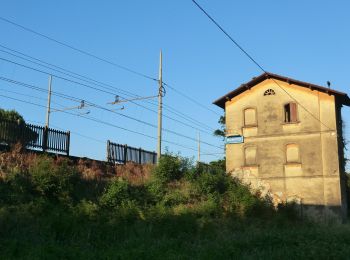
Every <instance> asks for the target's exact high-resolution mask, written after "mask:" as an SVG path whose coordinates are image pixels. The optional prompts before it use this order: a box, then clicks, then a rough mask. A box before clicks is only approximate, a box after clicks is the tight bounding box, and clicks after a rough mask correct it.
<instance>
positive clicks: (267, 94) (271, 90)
mask: <svg viewBox="0 0 350 260" xmlns="http://www.w3.org/2000/svg"><path fill="white" fill-rule="evenodd" d="M275 94H276V93H275V91H274V90H273V89H270V88H269V89H268V90H266V91H265V92H264V96H271V95H275Z"/></svg>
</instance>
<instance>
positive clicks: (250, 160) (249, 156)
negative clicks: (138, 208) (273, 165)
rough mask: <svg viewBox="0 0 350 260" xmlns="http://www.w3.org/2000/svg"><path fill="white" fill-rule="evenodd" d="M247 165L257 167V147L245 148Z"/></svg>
mask: <svg viewBox="0 0 350 260" xmlns="http://www.w3.org/2000/svg"><path fill="white" fill-rule="evenodd" d="M244 160H245V165H256V146H248V147H245V148H244Z"/></svg>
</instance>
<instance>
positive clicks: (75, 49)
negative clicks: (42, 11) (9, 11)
mask: <svg viewBox="0 0 350 260" xmlns="http://www.w3.org/2000/svg"><path fill="white" fill-rule="evenodd" d="M0 20H2V21H4V22H7V23H9V24H12V25H14V26H16V27H19V28H21V29H23V30H25V31H28V32H30V33H33V34H36V35H38V36H40V37H43V38H46V39H47V40H50V41H52V42H55V43H57V44H59V45H62V46H65V47H67V48H69V49H71V50H74V51H77V52H79V53H81V54H84V55H87V56H89V57H92V58H94V59H97V60H99V61H102V62H105V63H107V64H110V65H112V66H114V67H117V68H119V69H122V70H125V71H128V72H130V73H132V74H135V75H138V76H141V77H143V78H146V79H150V80H153V81H158V80H157V79H155V78H154V77H150V76H148V75H145V74H143V73H141V72H138V71H136V70H133V69H130V68H128V67H126V66H123V65H120V64H117V63H115V62H112V61H110V60H107V59H105V58H101V57H98V56H97V55H95V54H92V53H90V52H87V51H84V50H81V49H79V48H76V47H74V46H72V45H69V44H67V43H64V42H62V41H59V40H56V39H54V38H52V37H49V36H47V35H45V34H42V33H39V32H37V31H34V30H33V29H30V28H28V27H25V26H23V25H20V24H18V23H15V22H13V21H10V20H8V19H6V18H4V17H0Z"/></svg>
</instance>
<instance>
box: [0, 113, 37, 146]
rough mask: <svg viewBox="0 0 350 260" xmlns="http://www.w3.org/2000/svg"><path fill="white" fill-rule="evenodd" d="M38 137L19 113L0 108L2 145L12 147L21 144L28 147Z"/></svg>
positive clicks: (0, 140) (0, 138) (0, 137)
mask: <svg viewBox="0 0 350 260" xmlns="http://www.w3.org/2000/svg"><path fill="white" fill-rule="evenodd" d="M37 137H38V134H37V133H36V132H34V131H33V130H32V129H30V128H29V127H28V126H27V125H26V123H25V121H24V118H23V117H22V116H21V115H20V114H19V113H18V112H17V111H15V110H4V109H1V108H0V144H3V145H7V146H9V147H11V146H12V145H14V144H16V143H20V144H22V145H23V146H26V145H27V144H28V143H29V142H31V141H35V140H36V138H37Z"/></svg>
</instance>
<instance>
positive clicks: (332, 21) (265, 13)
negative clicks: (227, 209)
mask: <svg viewBox="0 0 350 260" xmlns="http://www.w3.org/2000/svg"><path fill="white" fill-rule="evenodd" d="M198 3H199V4H200V5H201V6H202V7H203V8H204V9H206V11H207V12H208V13H209V14H211V15H212V16H213V17H214V18H215V19H216V20H217V21H218V22H219V23H220V24H221V25H222V26H223V27H224V28H225V30H226V31H227V32H228V33H230V35H231V36H232V37H233V38H234V39H235V40H236V41H237V42H238V43H239V44H240V45H241V46H243V48H244V49H245V50H246V51H247V52H248V53H249V54H250V55H251V56H252V57H254V58H255V59H256V60H257V61H258V62H259V63H260V64H261V65H262V66H263V67H264V69H265V70H266V71H269V72H273V73H276V74H280V75H283V76H287V77H291V78H295V79H298V80H302V81H306V82H311V83H314V84H318V85H321V86H325V85H326V82H327V81H330V82H331V87H332V88H333V89H336V90H339V91H342V92H346V93H349V86H350V77H349V76H348V71H349V68H350V48H349V46H350V32H349V30H350V29H349V28H350V26H349V25H350V16H349V15H348V10H350V2H349V1H345V0H343V1H342V0H337V1H320V0H317V1H316V0H309V1H302V0H294V1H278V0H267V1H258V0H255V1H250V0H247V1H229V0H220V1H209V0H198ZM0 16H1V17H2V18H5V19H8V20H10V21H12V22H15V23H17V24H20V25H22V26H25V27H27V28H30V29H32V30H34V31H36V32H39V33H41V34H44V35H46V36H49V37H51V38H54V39H56V40H58V41H60V42H64V43H66V44H68V45H70V46H73V47H75V48H78V49H80V50H83V51H86V52H89V53H91V54H93V55H95V56H98V57H100V58H103V59H105V60H108V61H111V62H113V63H114V64H118V65H121V66H123V67H127V68H129V69H131V70H134V71H137V72H140V73H141V74H143V75H147V76H149V77H151V78H158V66H159V52H160V50H162V52H163V81H164V82H166V83H167V84H168V85H169V86H170V87H171V88H170V87H168V86H165V89H166V95H165V97H164V99H163V101H164V104H165V106H167V110H164V115H165V116H167V117H165V118H164V120H163V128H164V130H163V139H164V140H165V141H167V142H163V144H162V148H163V152H164V151H166V150H167V151H170V152H174V153H180V154H181V155H183V156H187V157H192V158H194V160H196V159H197V145H198V142H197V138H198V133H199V132H200V139H201V154H202V155H201V160H202V161H205V162H209V161H212V160H217V159H219V158H222V156H223V148H222V147H223V141H222V139H220V138H218V137H214V136H213V135H212V132H213V130H214V129H217V128H219V127H220V126H219V124H218V122H217V121H218V119H219V116H220V115H222V114H223V111H222V109H220V108H218V107H216V106H215V105H213V104H212V102H213V101H214V100H215V99H217V98H219V97H221V96H223V95H224V94H226V93H227V92H229V91H231V90H233V89H235V88H236V87H238V86H239V85H241V84H242V83H244V82H247V81H249V80H250V79H251V78H252V77H254V76H257V75H260V74H261V70H259V68H258V67H257V66H256V65H254V64H253V63H252V62H251V61H250V60H249V59H248V58H247V57H246V56H245V55H244V54H243V53H242V52H241V51H240V50H239V49H238V48H237V47H236V46H234V45H233V43H232V42H230V41H229V40H228V39H227V38H226V37H225V35H224V34H223V33H222V32H220V31H219V30H218V28H217V27H215V26H214V25H213V24H212V23H211V22H210V21H209V20H208V18H207V17H205V16H204V15H203V13H202V12H200V10H199V9H198V8H197V7H196V6H195V5H194V4H193V3H192V1H191V0H178V1H164V0H163V1H160V0H149V1H140V0H138V1H136V0H129V1H120V0H119V1H91V0H88V1H82V0H80V1H68V0H61V1H44V0H40V1H39V0H33V1H19V0H2V5H1V10H0ZM0 31H1V35H2V37H1V39H0V45H1V46H0V50H1V51H0V77H4V78H9V79H12V80H16V81H20V82H23V83H26V84H31V85H35V86H38V87H40V88H44V89H47V86H48V75H46V74H44V73H40V72H38V71H34V70H30V69H27V68H24V67H20V66H18V65H15V64H14V63H11V62H8V61H4V60H1V59H7V60H10V61H12V62H17V63H20V64H24V65H27V66H30V67H33V68H36V69H39V70H43V71H45V72H50V73H51V74H54V77H53V82H52V90H53V91H57V92H61V93H64V94H66V95H70V96H74V97H76V98H77V100H87V101H90V102H93V103H96V104H98V105H100V106H103V107H106V108H108V109H115V113H111V112H109V111H106V110H101V109H97V108H91V107H90V108H86V109H83V110H71V112H72V113H76V114H77V113H78V114H81V113H85V112H87V111H89V112H90V114H88V115H87V116H89V117H93V118H96V119H98V120H100V121H103V122H105V123H107V124H108V125H107V124H102V123H97V122H94V121H89V120H86V119H84V118H81V117H79V116H75V115H69V114H65V113H62V112H54V113H51V117H50V126H51V127H52V128H56V129H64V130H70V131H71V132H72V136H71V154H72V155H77V156H86V157H91V158H95V159H105V157H106V152H105V151H106V141H107V140H111V141H112V142H116V143H121V144H127V145H129V146H133V147H142V148H143V149H146V150H150V151H156V145H157V141H156V137H157V129H156V125H157V113H156V111H157V100H156V99H149V100H143V101H135V103H136V104H135V103H132V102H126V103H123V105H124V109H123V110H120V108H121V107H122V105H120V104H118V105H110V104H107V103H109V102H112V101H114V96H115V95H120V96H121V98H127V97H126V96H125V91H128V92H129V93H133V94H135V95H138V96H143V97H147V96H154V95H157V91H158V85H157V82H156V81H154V80H150V79H148V78H145V77H143V76H140V75H136V74H134V73H130V72H129V71H126V70H123V69H121V68H120V67H119V68H118V67H117V66H112V65H110V64H107V63H105V62H102V61H101V60H97V59H94V58H92V57H89V56H86V55H84V54H82V53H80V52H77V51H74V50H72V49H69V48H66V47H64V46H62V45H59V44H57V43H55V42H52V41H49V40H48V39H45V38H43V37H39V36H38V35H35V34H33V33H30V32H28V31H25V30H23V29H21V28H19V27H16V26H14V25H12V24H10V23H8V22H5V21H4V20H0ZM6 48H10V49H12V50H15V51H18V52H21V53H24V54H26V55H30V56H31V57H34V58H36V59H40V60H43V61H45V62H48V63H51V64H54V65H56V66H59V67H62V68H64V69H66V70H70V71H73V72H75V73H78V74H81V75H84V76H87V77H89V78H91V79H93V80H95V81H99V82H102V83H104V84H107V85H108V86H109V90H108V92H110V93H104V92H101V91H98V90H95V89H92V88H89V87H86V86H82V85H79V84H76V83H73V82H68V81H66V80H63V79H60V78H59V77H65V78H69V79H72V78H71V77H69V76H67V75H63V74H61V73H58V72H54V71H52V70H50V69H48V68H44V67H40V66H38V65H37V64H33V63H30V62H29V61H26V60H23V59H20V58H18V57H15V56H13V55H10V54H9V53H6V52H4V51H7V52H10V53H12V54H13V52H12V51H9V50H8V49H6ZM56 76H59V77H56ZM73 80H74V81H78V82H80V83H83V84H85V85H88V86H90V87H91V86H93V87H96V88H100V89H101V88H102V87H106V85H99V86H97V85H93V84H91V82H90V83H87V82H82V81H80V80H77V79H73ZM111 87H113V89H111ZM174 89H175V90H176V91H174ZM105 90H106V89H105ZM179 92H180V93H183V94H185V95H186V96H187V97H190V98H191V99H192V100H195V101H196V103H195V102H192V101H191V100H189V99H188V98H185V97H184V96H183V95H181V94H179ZM0 95H2V96H0V107H1V108H5V109H15V110H17V111H18V112H19V113H21V114H22V115H23V116H24V118H25V120H26V121H27V122H29V123H35V124H40V125H44V124H45V116H46V115H45V114H46V109H45V106H46V103H47V101H46V99H47V93H45V92H38V91H33V90H31V89H27V88H25V87H23V86H19V85H16V84H10V83H8V82H6V81H3V80H0ZM4 96H6V97H4ZM29 96H30V97H29ZM7 97H12V98H16V99H20V100H24V101H26V102H31V103H35V104H38V105H41V106H42V107H40V106H34V105H31V104H27V103H23V102H20V101H15V100H11V99H9V98H7ZM129 98H130V97H129ZM198 103H200V104H201V105H198ZM78 105H79V103H78V102H73V101H71V100H66V99H62V98H59V97H57V96H52V107H53V109H57V108H70V107H75V106H78ZM174 109H175V110H176V111H177V113H174ZM150 110H151V111H150ZM349 111H350V110H349V108H346V107H345V108H343V111H342V112H343V119H344V121H345V124H346V125H350V113H349ZM178 112H180V113H181V114H179V113H178ZM130 118H133V119H130ZM170 118H171V119H170ZM135 119H136V120H135ZM137 120H138V121H137ZM140 120H141V121H142V122H143V123H141V122H140ZM193 120H195V122H194V121H193ZM145 122H146V123H147V124H145ZM118 127H119V128H118ZM120 128H124V129H125V128H126V129H128V130H131V131H133V132H130V131H126V130H124V129H120ZM349 129H350V128H349V127H346V128H345V137H346V138H347V139H348V140H350V130H349ZM171 131H173V132H176V135H175V134H174V133H171ZM135 132H137V133H135ZM145 135H146V136H145Z"/></svg>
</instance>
